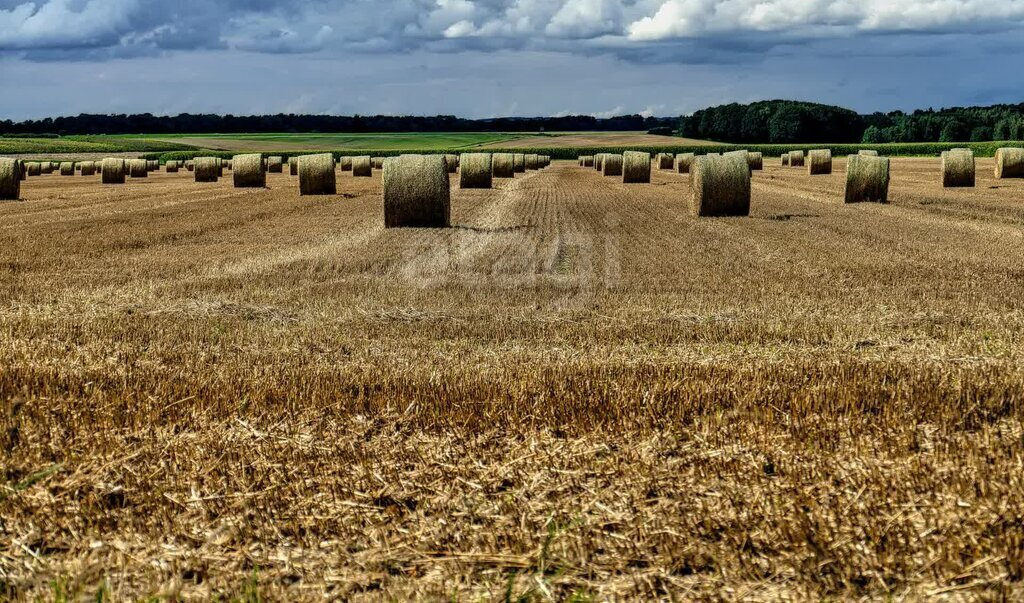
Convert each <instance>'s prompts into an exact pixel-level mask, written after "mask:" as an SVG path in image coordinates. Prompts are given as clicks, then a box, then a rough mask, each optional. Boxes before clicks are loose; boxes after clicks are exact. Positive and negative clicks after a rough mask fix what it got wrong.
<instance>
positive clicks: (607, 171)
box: [601, 153, 622, 176]
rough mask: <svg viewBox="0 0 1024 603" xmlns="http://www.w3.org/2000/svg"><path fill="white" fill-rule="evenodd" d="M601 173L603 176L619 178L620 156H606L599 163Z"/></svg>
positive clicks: (620, 173) (609, 154)
mask: <svg viewBox="0 0 1024 603" xmlns="http://www.w3.org/2000/svg"><path fill="white" fill-rule="evenodd" d="M601 173H602V174H604V175H605V176H621V175H622V155H614V154H612V153H608V154H606V155H605V156H604V161H602V162H601Z"/></svg>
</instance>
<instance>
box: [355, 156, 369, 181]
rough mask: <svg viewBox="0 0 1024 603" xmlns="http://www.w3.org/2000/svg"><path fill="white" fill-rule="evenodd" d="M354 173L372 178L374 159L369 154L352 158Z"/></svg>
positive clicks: (360, 176) (361, 176)
mask: <svg viewBox="0 0 1024 603" xmlns="http://www.w3.org/2000/svg"><path fill="white" fill-rule="evenodd" d="M352 175H353V176H357V177H359V178H370V177H372V176H373V161H372V160H371V159H370V156H369V155H360V156H359V157H353V158H352Z"/></svg>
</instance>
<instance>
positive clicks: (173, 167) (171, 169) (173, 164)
mask: <svg viewBox="0 0 1024 603" xmlns="http://www.w3.org/2000/svg"><path fill="white" fill-rule="evenodd" d="M178 167H179V166H178V162H177V161H174V160H173V159H172V160H171V161H168V162H167V163H165V164H164V171H165V172H167V173H168V174H177V173H178Z"/></svg>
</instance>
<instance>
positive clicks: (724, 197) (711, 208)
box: [690, 153, 750, 216]
mask: <svg viewBox="0 0 1024 603" xmlns="http://www.w3.org/2000/svg"><path fill="white" fill-rule="evenodd" d="M690 187H691V189H692V191H693V196H692V201H691V207H692V209H693V213H694V215H697V216H749V215H750V164H749V163H748V162H747V157H745V156H743V155H740V154H739V153H734V154H732V153H726V154H725V155H723V156H721V157H709V156H707V155H705V156H704V157H698V158H697V159H696V160H695V161H694V162H693V167H692V169H691V176H690Z"/></svg>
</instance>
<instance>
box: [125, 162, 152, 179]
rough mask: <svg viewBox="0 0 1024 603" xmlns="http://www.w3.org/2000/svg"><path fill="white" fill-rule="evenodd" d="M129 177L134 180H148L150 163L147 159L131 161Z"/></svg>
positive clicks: (129, 163)
mask: <svg viewBox="0 0 1024 603" xmlns="http://www.w3.org/2000/svg"><path fill="white" fill-rule="evenodd" d="M128 175H129V176H131V177H132V178H148V177H149V162H148V161H146V160H145V159H129V160H128Z"/></svg>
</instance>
